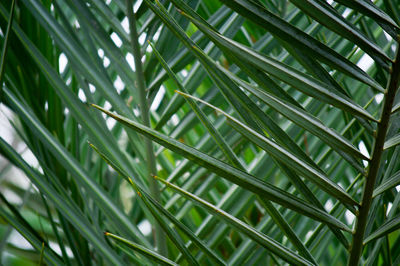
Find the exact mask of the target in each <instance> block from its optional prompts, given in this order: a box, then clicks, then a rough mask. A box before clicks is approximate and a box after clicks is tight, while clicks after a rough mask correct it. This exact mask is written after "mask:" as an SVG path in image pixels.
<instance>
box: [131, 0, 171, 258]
mask: <svg viewBox="0 0 400 266" xmlns="http://www.w3.org/2000/svg"><path fill="white" fill-rule="evenodd" d="M126 8H127V15H128V20H129V29H130V38H131V45H132V48H133V58H134V63H135V72H136V82H137V84H136V85H137V86H138V88H139V97H140V99H139V102H140V111H141V116H142V122H143V124H144V125H145V126H146V127H150V115H149V106H148V102H147V98H146V85H145V77H144V73H143V66H142V61H141V58H142V54H141V51H140V46H139V42H138V40H139V36H138V33H137V30H136V18H135V15H134V13H133V1H132V0H126ZM145 149H146V162H147V171H148V176H147V177H148V178H149V184H150V194H151V196H152V197H153V198H154V199H155V200H156V201H157V202H159V203H160V189H159V187H158V183H157V182H156V181H155V180H154V179H153V178H151V175H156V174H157V168H156V158H155V155H154V150H153V143H152V141H151V140H150V139H149V138H145ZM154 234H155V245H156V247H157V249H158V251H159V253H160V254H162V255H163V256H167V253H168V249H167V245H166V239H165V234H164V232H163V231H162V229H161V226H160V225H159V224H158V223H156V224H155V232H154Z"/></svg>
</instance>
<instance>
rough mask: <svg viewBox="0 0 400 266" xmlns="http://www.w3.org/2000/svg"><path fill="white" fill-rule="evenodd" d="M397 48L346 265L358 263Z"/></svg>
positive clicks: (399, 67)
mask: <svg viewBox="0 0 400 266" xmlns="http://www.w3.org/2000/svg"><path fill="white" fill-rule="evenodd" d="M399 50H400V49H399V47H398V48H397V55H396V59H395V61H394V63H393V65H392V71H391V76H390V80H389V84H388V86H387V89H386V91H385V98H384V99H385V102H384V105H383V109H382V114H381V119H380V121H379V122H378V132H377V136H376V139H375V144H374V149H373V152H372V159H371V162H370V166H369V170H368V176H367V178H366V183H365V185H364V190H363V195H362V200H361V206H360V212H359V215H358V217H357V220H356V226H355V232H354V235H353V243H352V246H351V250H350V257H349V262H348V265H358V263H359V260H360V257H361V254H362V250H363V247H364V245H363V240H364V234H365V228H366V225H367V220H368V213H369V209H370V207H371V203H372V195H373V191H374V186H375V181H376V178H377V175H378V171H379V166H380V164H381V159H382V154H383V147H384V143H385V138H386V134H387V131H388V128H389V120H390V115H391V110H392V107H393V103H394V98H395V96H396V91H397V88H398V87H399V78H400V51H399Z"/></svg>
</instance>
